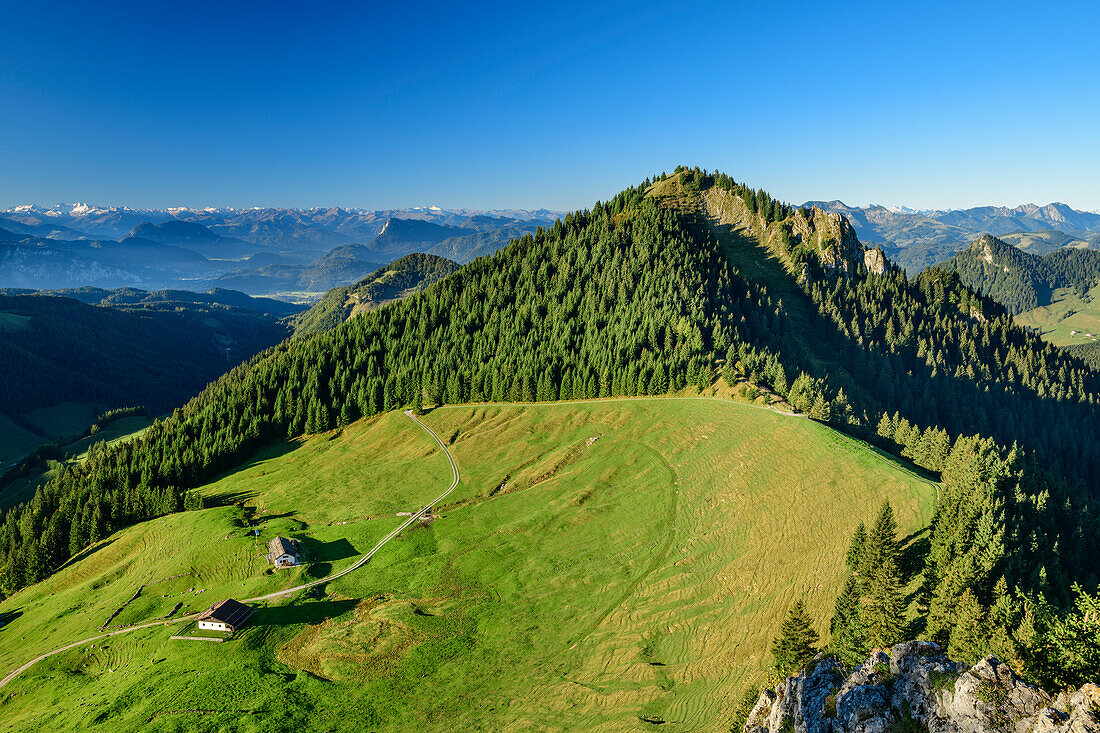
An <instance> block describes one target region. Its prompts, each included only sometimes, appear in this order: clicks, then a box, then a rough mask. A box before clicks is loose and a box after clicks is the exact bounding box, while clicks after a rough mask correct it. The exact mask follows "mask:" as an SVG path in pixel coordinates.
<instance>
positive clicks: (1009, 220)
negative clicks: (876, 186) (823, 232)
mask: <svg viewBox="0 0 1100 733" xmlns="http://www.w3.org/2000/svg"><path fill="white" fill-rule="evenodd" d="M803 205H804V206H818V207H820V208H822V209H825V210H826V211H832V212H836V213H839V214H843V215H844V216H845V217H846V218H847V219H848V221H849V222H851V224H852V227H853V228H854V229H855V230H856V234H857V235H858V236H859V239H860V241H861V242H863V243H864V244H868V245H875V244H878V245H881V246H882V247H883V249H884V250H886V252H887V254H888V255H890V259H891V260H893V261H895V262H897V263H898V264H899V265H901V266H902V267H903V268H905V270H906V271H907V272H909V273H911V274H912V273H915V272H917V271H919V270H922V269H924V268H926V267H929V266H931V265H934V264H936V263H937V262H940V261H942V260H944V259H946V258H949V257H951V256H952V255H953V254H954V253H955V252H957V251H959V250H961V249H965V248H966V247H967V246H968V245H969V243H970V242H972V241H973V240H974V239H975V238H976V237H978V236H980V235H982V234H992V235H994V236H997V237H1000V238H1002V239H1004V240H1005V241H1007V242H1009V243H1011V244H1013V245H1015V246H1017V247H1020V248H1021V249H1025V250H1027V251H1029V252H1032V253H1034V254H1045V253H1047V252H1052V251H1054V250H1056V249H1061V248H1063V247H1089V248H1095V247H1096V246H1097V244H1098V242H1100V214H1097V213H1093V212H1088V211H1078V210H1077V209H1074V208H1072V207H1070V206H1068V205H1066V204H1062V203H1053V204H1047V205H1046V206H1037V205H1035V204H1025V205H1023V206H1016V207H1012V208H1009V207H1006V206H978V207H974V208H971V209H953V210H946V211H938V210H923V211H915V210H912V209H906V208H904V207H891V208H887V207H885V206H878V205H872V206H866V207H859V206H848V205H847V204H845V203H844V202H843V201H807V202H806V203H805V204H803Z"/></svg>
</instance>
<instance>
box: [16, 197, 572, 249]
mask: <svg viewBox="0 0 1100 733" xmlns="http://www.w3.org/2000/svg"><path fill="white" fill-rule="evenodd" d="M560 215H561V214H560V212H556V211H550V210H548V209H536V210H533V211H532V210H527V209H495V210H491V211H479V210H474V209H442V208H440V207H438V206H427V207H422V206H417V207H411V208H405V209H384V210H374V211H370V210H367V209H358V208H355V209H345V208H339V207H333V208H314V209H279V208H251V209H232V208H205V209H192V208H187V207H176V208H169V209H131V208H129V207H126V206H121V207H119V206H111V207H100V206H90V205H88V204H57V205H55V206H48V207H44V206H36V205H33V204H26V205H23V206H15V207H12V208H9V209H7V210H5V211H2V212H0V217H3V218H6V219H9V220H13V221H16V222H19V223H20V224H21V225H22V226H25V227H34V228H41V230H40V231H34V232H23V233H28V234H34V235H36V236H47V235H46V234H45V233H43V232H45V231H55V232H56V233H57V236H51V237H50V238H52V239H121V238H122V237H124V236H126V235H127V234H128V233H131V230H132V229H133V228H134V227H136V226H139V225H141V224H144V223H146V222H148V223H150V224H163V223H164V222H168V221H173V220H175V221H185V222H195V223H198V224H202V225H203V226H205V227H207V228H208V229H210V230H211V231H212V232H214V233H215V234H218V235H220V236H224V237H231V238H238V239H242V240H245V241H248V242H252V243H254V244H259V243H263V244H265V245H266V246H289V245H291V244H293V245H294V246H295V247H301V246H303V245H306V244H312V245H314V246H315V247H318V248H321V249H331V248H332V247H333V246H335V245H336V244H348V243H350V242H363V241H367V240H370V239H373V238H374V237H375V236H377V235H378V233H379V232H380V231H382V227H384V226H385V224H386V222H387V221H389V220H390V219H416V220H421V221H427V222H433V223H435V224H446V225H451V226H461V225H462V224H464V223H465V222H467V221H469V220H470V219H472V218H474V217H478V216H487V217H491V218H495V219H518V220H537V221H542V222H552V221H554V219H557V218H558V217H559V216H560ZM0 228H5V229H9V230H10V227H5V226H4V222H3V220H2V219H0ZM74 233H75V234H76V235H77V236H72V235H73V234H74Z"/></svg>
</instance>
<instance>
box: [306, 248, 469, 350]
mask: <svg viewBox="0 0 1100 733" xmlns="http://www.w3.org/2000/svg"><path fill="white" fill-rule="evenodd" d="M457 269H458V263H455V262H452V261H450V260H448V259H444V258H443V257H436V256H435V255H428V254H411V255H406V256H404V257H402V258H401V259H399V260H396V261H394V262H391V263H390V264H388V265H386V266H385V267H382V268H380V269H378V270H377V271H375V272H374V273H373V274H371V275H370V276H369V277H367V278H364V279H363V280H360V281H359V282H357V283H355V284H354V285H348V286H347V287H343V288H333V289H332V290H330V291H329V292H327V293H325V297H323V298H321V300H319V301H318V302H317V303H316V304H315V305H314V306H313V307H312V308H310V309H309V310H308V311H306V312H305V313H302V314H301V315H299V316H298V317H297V318H295V319H294V335H296V336H302V335H309V334H314V333H321V332H322V331H331V330H332V329H334V328H336V327H337V326H339V325H340V324H341V323H343V322H344V321H346V320H348V319H349V318H351V317H353V316H355V315H358V314H360V313H365V312H367V311H369V310H373V309H375V308H378V307H380V306H382V305H385V304H386V303H389V302H391V301H394V300H399V299H401V298H404V297H406V296H407V295H410V294H411V293H413V292H415V291H417V290H421V289H423V288H424V287H425V286H427V285H430V284H431V283H433V282H435V281H436V280H439V279H442V278H444V277H446V276H448V275H450V274H451V273H453V272H454V271H455V270H457Z"/></svg>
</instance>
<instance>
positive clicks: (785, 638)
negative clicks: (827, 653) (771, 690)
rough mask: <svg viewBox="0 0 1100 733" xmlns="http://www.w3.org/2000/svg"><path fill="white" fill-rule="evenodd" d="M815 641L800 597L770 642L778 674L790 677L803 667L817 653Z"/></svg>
mask: <svg viewBox="0 0 1100 733" xmlns="http://www.w3.org/2000/svg"><path fill="white" fill-rule="evenodd" d="M817 641H818V635H817V632H816V631H814V628H813V624H812V622H811V621H810V617H809V615H808V614H807V613H806V604H805V603H804V602H803V601H802V600H801V599H800V600H798V601H796V602H795V604H794V606H792V607H791V610H790V611H789V612H788V613H787V619H786V620H785V621H784V622H783V626H781V627H780V629H779V636H778V637H777V638H776V639H775V641H773V642H772V654H773V655H774V656H775V671H776V672H778V673H779V676H781V677H790V676H791V675H793V674H796V673H797V672H798V671H799V670H800V669H802V668H803V667H805V666H806V664H808V663H809V662H810V660H812V659H813V658H814V655H815V654H817V647H816V644H817Z"/></svg>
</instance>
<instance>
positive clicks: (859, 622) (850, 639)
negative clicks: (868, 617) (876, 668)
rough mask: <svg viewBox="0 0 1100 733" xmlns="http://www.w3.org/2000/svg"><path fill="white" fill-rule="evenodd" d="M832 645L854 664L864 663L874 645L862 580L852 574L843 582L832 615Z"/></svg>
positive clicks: (847, 662) (852, 665) (840, 656)
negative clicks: (865, 613) (865, 612)
mask: <svg viewBox="0 0 1100 733" xmlns="http://www.w3.org/2000/svg"><path fill="white" fill-rule="evenodd" d="M829 634H830V638H829V649H830V651H832V652H833V653H834V654H836V655H837V657H838V658H840V660H841V661H842V662H844V664H846V665H848V666H849V667H855V666H857V665H859V664H862V663H863V660H865V659H866V658H867V654H868V653H869V652H870V650H871V646H870V644H869V643H868V641H867V624H866V621H865V620H864V618H863V610H862V605H861V603H860V593H859V584H858V583H857V582H856V578H855V576H853V575H849V576H848V579H847V580H846V581H845V583H844V590H842V591H841V593H840V595H839V596H838V597H837V599H836V606H835V608H834V612H833V618H832V620H831V621H830V622H829Z"/></svg>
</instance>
